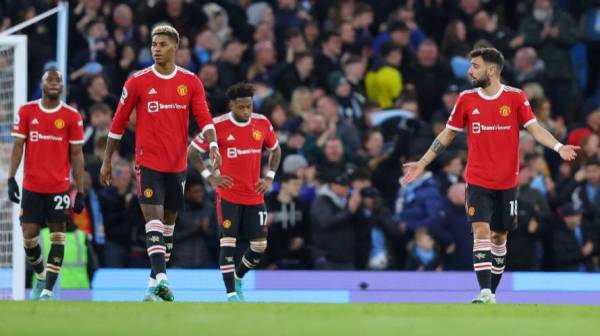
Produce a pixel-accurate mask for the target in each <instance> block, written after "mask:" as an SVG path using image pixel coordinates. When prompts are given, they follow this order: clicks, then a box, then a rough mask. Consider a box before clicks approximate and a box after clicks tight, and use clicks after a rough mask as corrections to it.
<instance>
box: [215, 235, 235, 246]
mask: <svg viewBox="0 0 600 336" xmlns="http://www.w3.org/2000/svg"><path fill="white" fill-rule="evenodd" d="M236 242H237V239H235V237H223V238H221V240H220V241H219V243H220V246H221V247H233V248H235V245H236Z"/></svg>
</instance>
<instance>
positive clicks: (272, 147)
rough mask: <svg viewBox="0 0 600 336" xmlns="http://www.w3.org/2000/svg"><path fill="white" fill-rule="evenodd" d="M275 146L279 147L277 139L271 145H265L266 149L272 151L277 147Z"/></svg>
mask: <svg viewBox="0 0 600 336" xmlns="http://www.w3.org/2000/svg"><path fill="white" fill-rule="evenodd" d="M277 147H279V141H275V144H274V145H273V146H271V147H267V150H268V151H271V152H272V151H274V150H275V149H277Z"/></svg>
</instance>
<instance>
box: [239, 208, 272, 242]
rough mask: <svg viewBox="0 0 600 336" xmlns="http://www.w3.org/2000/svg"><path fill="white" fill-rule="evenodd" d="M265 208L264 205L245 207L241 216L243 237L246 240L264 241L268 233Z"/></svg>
mask: <svg viewBox="0 0 600 336" xmlns="http://www.w3.org/2000/svg"><path fill="white" fill-rule="evenodd" d="M267 224H268V223H267V208H266V207H265V205H264V204H260V205H246V206H245V207H244V210H243V214H242V229H241V231H242V232H243V236H244V237H245V238H247V239H248V240H264V239H266V238H267V235H268V233H269V227H268V225H267Z"/></svg>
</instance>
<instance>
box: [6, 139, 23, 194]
mask: <svg viewBox="0 0 600 336" xmlns="http://www.w3.org/2000/svg"><path fill="white" fill-rule="evenodd" d="M24 145H25V139H23V138H15V143H14V145H13V149H12V154H11V156H10V171H9V175H8V199H10V200H11V202H14V203H19V197H20V196H21V193H20V192H19V184H18V183H17V181H16V180H15V175H16V174H17V169H18V168H19V166H20V165H21V158H22V157H23V147H24Z"/></svg>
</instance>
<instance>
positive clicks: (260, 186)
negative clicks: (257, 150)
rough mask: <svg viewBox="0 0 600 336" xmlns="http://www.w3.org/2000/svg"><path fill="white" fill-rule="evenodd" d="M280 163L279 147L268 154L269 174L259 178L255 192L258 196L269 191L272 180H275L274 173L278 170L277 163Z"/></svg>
mask: <svg viewBox="0 0 600 336" xmlns="http://www.w3.org/2000/svg"><path fill="white" fill-rule="evenodd" d="M280 162H281V148H280V147H279V145H277V147H275V149H273V150H271V152H270V153H269V172H268V173H267V176H265V177H264V178H261V179H260V181H258V183H257V184H256V191H257V192H258V193H260V194H264V193H266V192H268V191H269V190H271V186H272V185H273V180H274V179H275V172H276V171H277V169H279V163H280Z"/></svg>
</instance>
